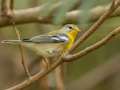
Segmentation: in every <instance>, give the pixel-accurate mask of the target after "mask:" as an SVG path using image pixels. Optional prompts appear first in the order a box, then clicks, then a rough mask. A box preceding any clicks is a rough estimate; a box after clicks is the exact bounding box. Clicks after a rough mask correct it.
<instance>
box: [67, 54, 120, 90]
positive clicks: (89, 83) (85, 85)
mask: <svg viewBox="0 0 120 90" xmlns="http://www.w3.org/2000/svg"><path fill="white" fill-rule="evenodd" d="M118 72H120V56H119V55H117V56H115V57H114V58H112V59H110V60H108V61H107V62H105V63H104V64H102V65H99V66H97V67H96V68H95V69H92V70H91V71H89V72H87V73H85V75H83V76H81V77H80V79H77V80H75V81H73V82H72V83H70V84H68V86H67V90H94V89H93V87H95V86H96V85H98V84H99V83H101V82H104V80H105V79H106V78H109V77H110V76H113V75H115V74H116V73H118ZM113 90H114V89H113ZM118 90H119V89H118Z"/></svg>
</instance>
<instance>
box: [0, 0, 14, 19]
mask: <svg viewBox="0 0 120 90" xmlns="http://www.w3.org/2000/svg"><path fill="white" fill-rule="evenodd" d="M13 5H14V2H13V0H2V2H1V11H2V15H3V16H7V17H9V16H11V14H12V10H13Z"/></svg>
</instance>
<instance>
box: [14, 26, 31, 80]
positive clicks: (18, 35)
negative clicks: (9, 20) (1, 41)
mask: <svg viewBox="0 0 120 90" xmlns="http://www.w3.org/2000/svg"><path fill="white" fill-rule="evenodd" d="M13 29H14V30H15V33H16V35H17V38H18V40H21V36H20V32H19V30H18V29H17V28H16V26H15V25H14V24H13ZM19 50H20V55H21V63H22V65H23V68H24V71H25V73H26V75H27V76H28V77H29V78H30V76H31V75H30V72H29V70H28V67H27V65H26V63H25V60H24V53H23V52H24V51H23V47H22V45H21V44H20V45H19Z"/></svg>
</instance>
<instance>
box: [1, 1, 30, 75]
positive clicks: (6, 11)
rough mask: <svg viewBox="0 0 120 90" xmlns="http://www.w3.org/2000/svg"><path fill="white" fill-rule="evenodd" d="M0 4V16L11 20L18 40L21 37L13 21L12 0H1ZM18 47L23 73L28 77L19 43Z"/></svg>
mask: <svg viewBox="0 0 120 90" xmlns="http://www.w3.org/2000/svg"><path fill="white" fill-rule="evenodd" d="M1 6H2V7H1V10H2V16H1V17H4V18H6V19H7V20H8V21H9V22H11V24H12V25H13V29H14V30H15V32H16V35H17V37H18V39H19V40H20V39H21V37H20V33H19V31H18V29H17V28H16V26H15V22H14V18H13V16H14V14H13V8H14V0H2V3H1ZM19 49H20V54H21V63H22V65H23V68H24V70H25V73H26V74H27V76H28V77H30V73H29V70H28V68H27V66H26V63H25V60H24V55H23V47H22V45H19Z"/></svg>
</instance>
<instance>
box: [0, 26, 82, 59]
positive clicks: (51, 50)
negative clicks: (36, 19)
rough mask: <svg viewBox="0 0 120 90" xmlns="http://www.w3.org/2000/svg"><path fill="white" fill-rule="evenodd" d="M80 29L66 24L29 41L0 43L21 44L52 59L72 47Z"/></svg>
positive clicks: (4, 41)
mask: <svg viewBox="0 0 120 90" xmlns="http://www.w3.org/2000/svg"><path fill="white" fill-rule="evenodd" d="M79 32H80V29H79V28H78V27H77V26H76V25H74V24H67V25H65V26H64V27H62V28H61V29H59V30H57V31H53V32H49V33H47V34H44V35H38V36H34V37H32V38H30V39H22V40H3V41H2V42H1V43H6V44H21V45H23V46H24V47H28V48H30V49H31V50H33V51H36V52H37V53H38V54H39V55H41V56H44V57H52V56H55V55H58V54H61V53H63V52H65V51H67V50H68V49H69V48H71V46H72V45H73V43H74V41H75V39H76V37H77V35H78V33H79Z"/></svg>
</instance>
